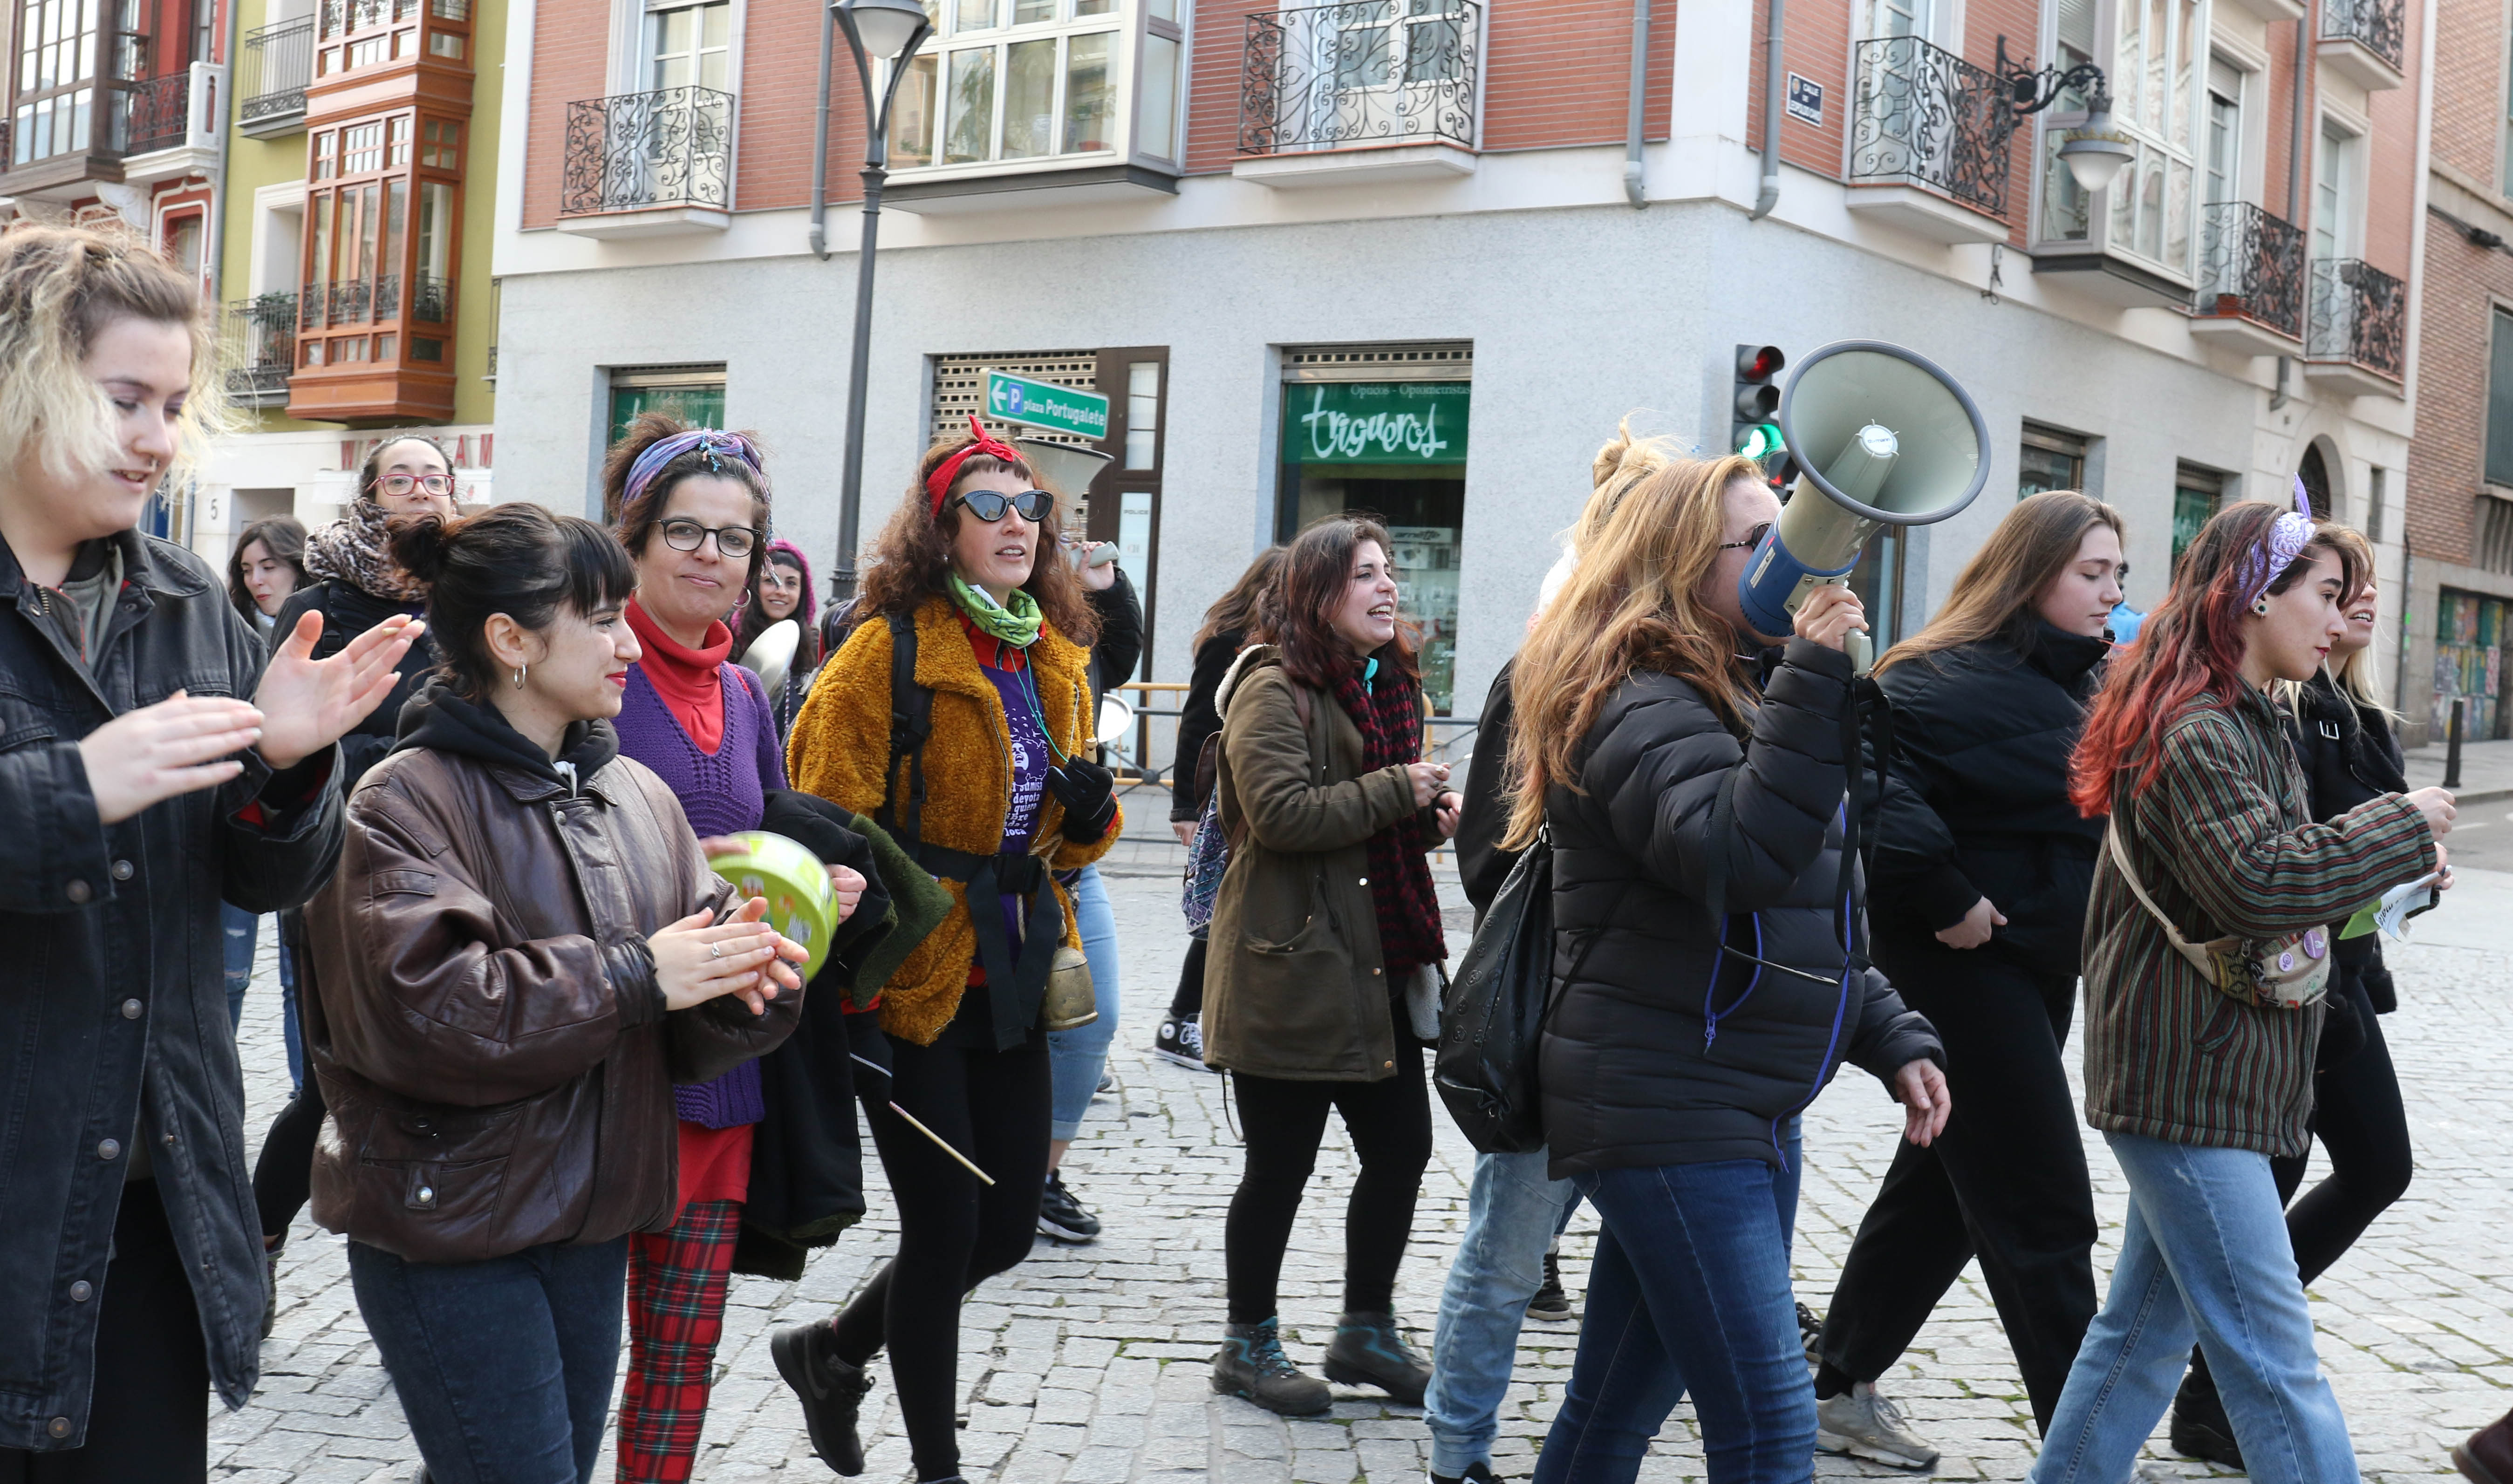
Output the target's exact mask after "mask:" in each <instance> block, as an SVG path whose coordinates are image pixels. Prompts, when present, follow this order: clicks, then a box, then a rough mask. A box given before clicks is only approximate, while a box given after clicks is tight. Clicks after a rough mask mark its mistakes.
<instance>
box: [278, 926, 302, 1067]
mask: <svg viewBox="0 0 2513 1484" xmlns="http://www.w3.org/2000/svg"><path fill="white" fill-rule="evenodd" d="M279 1034H280V1036H281V1038H282V1039H284V1040H286V1041H287V1042H288V1090H289V1091H291V1092H295V1091H296V1090H298V1089H299V1088H300V1087H303V1086H304V1085H305V1036H304V1035H303V1033H301V1032H299V1030H298V1029H297V951H296V950H295V949H293V948H290V947H289V946H288V934H287V932H286V931H285V930H283V931H282V932H281V933H280V934H279Z"/></svg>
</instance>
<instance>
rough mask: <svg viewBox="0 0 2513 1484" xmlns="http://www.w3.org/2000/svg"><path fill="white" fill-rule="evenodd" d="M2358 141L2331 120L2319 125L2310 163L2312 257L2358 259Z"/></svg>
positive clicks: (2318, 258) (2317, 258)
mask: <svg viewBox="0 0 2513 1484" xmlns="http://www.w3.org/2000/svg"><path fill="white" fill-rule="evenodd" d="M2356 155H2357V138H2356V136H2355V135H2354V134H2352V133H2350V132H2349V131H2348V130H2346V129H2345V128H2343V127H2341V126H2340V125H2339V124H2338V122H2337V121H2336V120H2334V119H2323V120H2322V121H2321V148H2320V150H2319V151H2318V152H2316V153H2315V154H2314V156H2313V159H2312V256H2313V260H2314V261H2316V262H2318V261H2320V260H2321V259H2322V258H2325V257H2354V256H2356V255H2357V253H2358V248H2357V239H2358V230H2357V229H2358V226H2359V224H2360V218H2361V217H2362V215H2364V214H2363V213H2362V212H2361V211H2360V210H2359V209H2358V202H2357V192H2356Z"/></svg>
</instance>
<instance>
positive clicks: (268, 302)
mask: <svg viewBox="0 0 2513 1484" xmlns="http://www.w3.org/2000/svg"><path fill="white" fill-rule="evenodd" d="M227 334H228V338H229V342H230V343H231V344H232V345H233V346H234V353H233V357H232V359H231V360H230V362H229V364H228V370H227V395H228V396H230V397H232V398H234V399H235V400H236V401H238V402H242V403H244V404H246V405H248V406H252V407H261V406H265V405H268V404H270V403H272V402H285V401H287V400H288V373H289V371H291V370H293V369H294V368H295V366H296V356H297V295H296V294H294V293H264V294H259V295H258V296H256V297H253V298H249V299H246V300H244V301H243V302H242V303H239V304H236V305H235V306H233V307H232V308H230V309H228V310H227Z"/></svg>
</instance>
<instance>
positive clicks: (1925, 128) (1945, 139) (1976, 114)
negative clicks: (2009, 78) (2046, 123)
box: [1848, 36, 2014, 243]
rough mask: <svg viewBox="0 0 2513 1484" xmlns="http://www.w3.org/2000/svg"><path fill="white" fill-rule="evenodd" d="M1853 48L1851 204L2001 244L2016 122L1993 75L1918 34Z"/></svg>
mask: <svg viewBox="0 0 2513 1484" xmlns="http://www.w3.org/2000/svg"><path fill="white" fill-rule="evenodd" d="M1856 53H1857V57H1856V79H1855V86H1854V87H1853V89H1852V93H1851V115H1850V175H1849V179H1850V186H1851V190H1850V195H1849V201H1848V205H1849V207H1850V209H1851V210H1852V211H1854V212H1861V213H1864V214H1866V215H1870V216H1872V217H1874V218H1875V219H1877V220H1880V221H1885V222H1889V223H1891V224H1893V225H1894V226H1896V227H1899V228H1901V229H1902V230H1904V231H1906V232H1911V233H1914V234H1916V235H1918V236H1921V237H1925V238H1928V239H1929V240H1931V241H1932V242H1942V243H1959V242H2005V241H2006V240H2007V236H2008V227H2007V222H2006V220H2005V216H2006V213H2007V176H2008V170H2007V156H2008V147H2007V146H2008V140H2009V138H2010V137H2012V136H2013V133H2014V129H2013V126H2012V125H2011V124H2009V123H2008V122H2007V118H2008V108H2007V105H2006V101H2005V99H2006V93H2005V91H2004V90H2003V89H2001V88H2000V87H1999V85H1998V79H1997V78H1996V77H1993V76H1992V75H1990V73H1989V72H1988V71H1986V70H1985V69H1983V68H1980V67H1975V66H1974V65H1973V64H1972V63H1971V62H1968V61H1966V60H1964V59H1962V58H1960V57H1957V56H1956V55H1955V54H1953V53H1952V52H1949V51H1947V50H1946V49H1945V48H1943V47H1939V46H1934V45H1932V44H1930V43H1929V42H1926V41H1923V40H1921V39H1920V38H1919V37H1917V36H1884V37H1878V38H1875V39H1873V40H1869V41H1862V42H1859V43H1858V44H1857V46H1856Z"/></svg>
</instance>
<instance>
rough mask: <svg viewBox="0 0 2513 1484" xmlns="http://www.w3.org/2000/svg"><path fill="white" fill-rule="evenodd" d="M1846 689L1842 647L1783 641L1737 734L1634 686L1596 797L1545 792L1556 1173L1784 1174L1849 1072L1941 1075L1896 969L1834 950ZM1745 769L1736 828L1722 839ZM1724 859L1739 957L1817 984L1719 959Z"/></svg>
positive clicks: (1667, 691) (1659, 683) (1691, 705)
mask: <svg viewBox="0 0 2513 1484" xmlns="http://www.w3.org/2000/svg"><path fill="white" fill-rule="evenodd" d="M1850 679H1851V676H1850V661H1849V660H1848V659H1847V658H1846V657H1845V656H1843V655H1842V654H1841V653H1840V652H1838V651H1837V650H1833V649H1828V648H1825V647H1824V646H1822V645H1821V644H1815V643H1813V642H1812V641H1809V640H1804V639H1794V640H1791V641H1789V644H1788V647H1787V649H1786V651H1785V657H1784V659H1783V661H1782V662H1781V664H1780V665H1779V666H1778V668H1777V669H1776V670H1775V672H1774V673H1773V675H1772V679H1771V682H1770V684H1769V688H1768V689H1767V690H1766V692H1765V694H1764V697H1763V700H1762V704H1761V705H1760V706H1759V707H1758V708H1756V710H1755V712H1754V713H1753V717H1752V721H1753V728H1752V731H1751V733H1750V734H1749V735H1748V736H1746V737H1742V738H1740V737H1738V736H1736V735H1735V734H1734V733H1732V732H1730V731H1729V729H1728V727H1727V724H1726V722H1724V721H1723V720H1722V718H1721V717H1720V715H1719V713H1718V712H1716V711H1715V710H1713V709H1712V708H1711V706H1710V703H1709V701H1708V700H1707V699H1706V698H1704V697H1703V696H1702V694H1701V692H1700V691H1699V690H1698V689H1696V688H1695V686H1694V685H1693V684H1692V683H1690V682H1687V681H1682V680H1677V679H1675V678H1674V677H1672V676H1667V675H1662V674H1657V673H1654V672H1647V671H1643V672H1636V673H1634V674H1633V675H1632V676H1631V677H1629V678H1628V679H1626V680H1625V681H1624V682H1623V683H1622V684H1620V685H1619V686H1617V687H1616V690H1615V693H1614V695H1613V696H1612V697H1611V698H1609V699H1608V700H1607V702H1606V704H1605V707H1604V709H1603V710H1602V711H1601V712H1600V713H1599V714H1598V717H1597V721H1596V723H1595V724H1594V725H1592V726H1591V727H1590V728H1589V730H1588V734H1587V737H1586V739H1585V740H1584V742H1583V743H1582V758H1583V761H1582V762H1581V764H1580V783H1581V785H1582V788H1581V790H1580V791H1579V792H1576V793H1575V792H1574V791H1572V790H1571V789H1568V788H1565V787H1562V786H1561V785H1558V784H1557V785H1555V786H1554V788H1553V789H1552V790H1551V792H1550V793H1549V794H1548V795H1547V797H1546V800H1545V818H1546V822H1547V824H1548V825H1549V826H1550V828H1551V831H1552V836H1553V850H1554V855H1553V873H1554V874H1553V929H1554V949H1553V961H1554V965H1555V968H1554V972H1555V974H1556V976H1557V977H1558V978H1559V980H1560V983H1559V987H1558V989H1557V991H1556V998H1555V1001H1554V1008H1553V1013H1552V1017H1551V1019H1550V1020H1549V1021H1548V1022H1547V1023H1546V1026H1545V1031H1544V1051H1543V1062H1542V1083H1543V1088H1544V1129H1545V1143H1546V1147H1547V1148H1548V1149H1549V1150H1550V1151H1551V1152H1552V1156H1553V1157H1552V1173H1553V1176H1554V1178H1555V1179H1561V1178H1563V1177H1565V1176H1569V1175H1574V1174H1577V1173H1579V1172H1581V1171H1587V1170H1599V1169H1609V1168H1614V1167H1617V1166H1624V1165H1661V1164H1697V1163H1705V1162H1708V1161H1712V1160H1720V1159H1754V1158H1760V1159H1767V1160H1772V1161H1774V1162H1777V1160H1778V1159H1779V1150H1778V1125H1779V1123H1780V1122H1781V1120H1783V1119H1785V1118H1787V1117H1788V1116H1789V1115H1790V1114H1791V1113H1795V1112H1796V1111H1798V1110H1799V1109H1802V1108H1804V1107H1805V1106H1806V1105H1807V1104H1809V1103H1810V1102H1813V1101H1814V1099H1815V1094H1816V1093H1818V1092H1820V1091H1822V1090H1823V1086H1824V1084H1825V1083H1826V1082H1827V1081H1829V1080H1830V1079H1831V1077H1832V1074H1833V1072H1834V1070H1835V1069H1836V1068H1837V1067H1838V1066H1839V1065H1840V1063H1841V1062H1842V1061H1844V1060H1849V1061H1853V1062H1855V1063H1857V1064H1858V1065H1859V1066H1861V1067H1864V1068H1866V1069H1867V1070H1868V1071H1869V1072H1872V1073H1874V1074H1876V1075H1877V1076H1879V1077H1890V1076H1892V1075H1893V1074H1894V1073H1895V1070H1896V1069H1898V1068H1900V1067H1901V1066H1902V1065H1903V1064H1905V1063H1907V1062H1909V1061H1911V1060H1913V1059H1914V1058H1918V1057H1926V1058H1929V1059H1931V1060H1933V1061H1939V1062H1942V1061H1943V1059H1944V1052H1943V1050H1942V1048H1941V1047H1940V1046H1939V1044H1938V1042H1937V1037H1936V1033H1935V1031H1934V1030H1933V1029H1932V1028H1931V1027H1930V1025H1929V1023H1928V1021H1927V1020H1926V1019H1924V1018H1923V1017H1921V1016H1919V1015H1916V1014H1913V1013H1912V1012H1910V1011H1908V1010H1906V1009H1904V1008H1903V1006H1902V1001H1901V998H1900V996H1896V995H1895V993H1894V988H1893V986H1891V985H1889V984H1887V983H1886V982H1885V977H1884V976H1883V975H1882V974H1879V973H1877V972H1876V971H1875V970H1873V969H1860V970H1855V971H1852V972H1848V973H1845V971H1844V955H1843V952H1842V945H1841V942H1840V940H1839V939H1838V938H1836V937H1834V936H1833V920H1834V904H1833V902H1832V896H1833V890H1834V887H1835V886H1836V885H1837V884H1838V883H1839V880H1840V871H1841V819H1842V805H1843V801H1844V790H1845V788H1846V777H1845V774H1846V769H1845V768H1844V767H1843V765H1842V761H1843V760H1842V746H1841V722H1840V716H1841V708H1842V706H1843V705H1844V704H1845V700H1846V693H1847V691H1848V688H1849V683H1850ZM1731 774H1735V795H1734V818H1733V821H1732V822H1731V824H1730V826H1729V828H1727V829H1726V830H1725V831H1724V832H1718V833H1715V834H1714V831H1713V829H1712V825H1711V815H1712V812H1713V804H1714V801H1715V800H1716V798H1717V796H1718V794H1719V792H1720V788H1721V785H1722V784H1723V783H1724V782H1726V781H1727V779H1728V778H1729V776H1730V775H1731ZM1714 852H1716V853H1718V854H1720V855H1721V856H1723V857H1724V860H1725V864H1726V869H1727V890H1728V918H1727V921H1726V924H1725V926H1726V931H1727V937H1728V941H1729V942H1730V943H1732V944H1734V945H1735V947H1737V948H1739V949H1741V950H1743V951H1745V952H1748V953H1753V954H1756V955H1757V956H1758V957H1764V958H1767V959H1770V960H1772V961H1774V962H1775V963H1779V964H1784V965H1788V966H1789V967H1791V968H1794V969H1796V970H1799V971H1800V972H1801V973H1806V974H1812V975H1814V976H1815V978H1814V981H1813V982H1810V981H1809V980H1808V979H1806V978H1802V977H1799V975H1798V974H1791V973H1782V972H1779V971H1776V970H1774V969H1769V968H1764V969H1759V970H1758V968H1757V967H1756V965H1754V964H1752V963H1750V962H1746V961H1745V960H1743V959H1741V958H1736V957H1724V959H1723V956H1722V955H1721V954H1720V953H1719V951H1718V945H1719V941H1720V926H1721V925H1720V924H1718V923H1714V922H1713V921H1712V920H1711V918H1710V915H1709V912H1708V910H1707V909H1706V908H1705V907H1704V905H1703V903H1702V893H1703V891H1704V889H1705V883H1706V880H1707V871H1708V868H1709V866H1710V863H1711V860H1712V857H1713V854H1714ZM1601 929H1602V931H1603V936H1602V937H1600V938H1598V940H1597V942H1596V943H1595V945H1594V947H1593V948H1591V949H1589V951H1588V953H1587V957H1585V958H1584V959H1581V958H1580V957H1579V956H1580V951H1581V949H1582V948H1583V947H1587V940H1588V938H1589V937H1590V935H1591V934H1594V933H1597V932H1599V931H1600V930H1601ZM1575 961H1576V963H1577V972H1576V975H1575V974H1573V973H1572V972H1571V971H1572V967H1573V965H1574V963H1575ZM1714 966H1715V982H1714Z"/></svg>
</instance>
